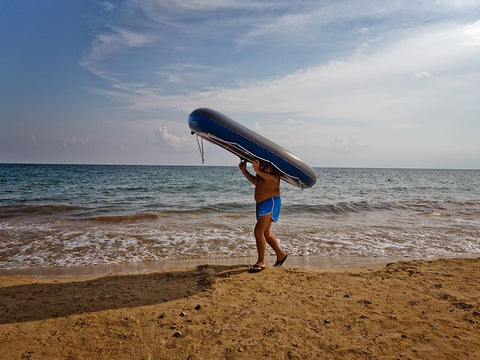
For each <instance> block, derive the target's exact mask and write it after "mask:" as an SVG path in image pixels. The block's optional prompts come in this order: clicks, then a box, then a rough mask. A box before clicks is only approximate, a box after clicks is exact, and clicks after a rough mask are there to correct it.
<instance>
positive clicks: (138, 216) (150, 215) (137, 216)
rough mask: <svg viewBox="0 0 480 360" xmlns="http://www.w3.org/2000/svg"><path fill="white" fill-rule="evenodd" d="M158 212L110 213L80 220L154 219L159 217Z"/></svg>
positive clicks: (119, 221) (124, 220) (118, 220)
mask: <svg viewBox="0 0 480 360" xmlns="http://www.w3.org/2000/svg"><path fill="white" fill-rule="evenodd" d="M160 217H161V215H160V214H155V213H137V214H132V215H112V216H93V217H87V218H83V219H82V220H87V221H94V222H103V223H121V222H135V221H142V220H156V219H158V218H160Z"/></svg>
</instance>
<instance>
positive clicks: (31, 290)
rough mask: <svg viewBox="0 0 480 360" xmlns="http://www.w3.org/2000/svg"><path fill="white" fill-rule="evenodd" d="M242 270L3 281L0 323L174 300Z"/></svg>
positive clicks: (212, 268) (226, 268)
mask: <svg viewBox="0 0 480 360" xmlns="http://www.w3.org/2000/svg"><path fill="white" fill-rule="evenodd" d="M244 271H246V267H245V266H244V265H235V266H221V265H201V266H198V267H196V268H195V269H192V270H179V271H168V272H161V273H151V274H140V275H114V276H105V277H100V278H96V279H93V280H86V281H73V282H60V283H35V284H25V285H15V286H7V287H3V288H0V324H7V323H15V322H27V321H35V320H44V319H50V318H58V317H65V316H69V315H73V314H82V313H85V312H95V311H102V310H110V309H119V308H128V307H137V306H145V305H153V304H158V303H163V302H168V301H173V300H177V299H181V298H184V297H188V296H192V295H194V294H197V293H199V292H202V291H206V290H208V289H209V288H210V287H211V286H212V284H213V283H214V282H215V279H216V278H217V277H228V276H230V275H233V274H238V273H241V272H244Z"/></svg>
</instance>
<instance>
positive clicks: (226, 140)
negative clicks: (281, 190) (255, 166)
mask: <svg viewBox="0 0 480 360" xmlns="http://www.w3.org/2000/svg"><path fill="white" fill-rule="evenodd" d="M188 126H189V127H190V130H191V131H192V134H196V135H198V136H200V137H202V138H204V139H206V140H208V141H210V142H212V143H214V144H217V145H219V146H221V147H222V148H224V149H226V150H228V151H230V152H231V153H233V154H235V155H237V156H238V157H240V159H241V160H244V161H248V162H252V161H254V160H260V161H264V162H266V163H269V164H271V165H272V166H273V167H275V168H276V169H277V170H278V171H279V172H280V177H281V178H282V180H285V181H286V182H288V183H290V184H292V185H294V186H298V187H299V188H302V189H305V188H309V187H312V186H313V185H315V182H316V181H317V177H316V176H315V173H314V172H313V169H312V168H311V167H310V166H308V165H307V164H306V163H305V162H303V161H302V160H300V159H299V158H298V157H296V156H295V155H293V154H292V153H290V152H289V151H287V150H285V149H284V148H282V147H281V146H279V145H277V144H275V143H274V142H272V141H270V140H268V139H266V138H265V137H263V136H261V135H259V134H257V133H256V132H254V131H252V130H250V129H248V128H246V127H245V126H243V125H240V124H239V123H237V122H235V121H233V120H232V119H230V118H229V117H227V116H225V115H223V114H221V113H219V112H218V111H215V110H212V109H207V108H200V109H196V110H194V111H193V112H192V113H191V114H190V116H189V117H188Z"/></svg>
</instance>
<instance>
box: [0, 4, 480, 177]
mask: <svg viewBox="0 0 480 360" xmlns="http://www.w3.org/2000/svg"><path fill="white" fill-rule="evenodd" d="M0 51H1V55H0V163H2V162H3V163H62V164H160V165H199V164H201V157H200V154H199V151H198V148H197V143H196V139H195V137H194V136H192V135H191V134H190V131H189V128H188V124H187V119H188V115H189V114H190V112H192V111H193V110H194V109H196V108H199V107H209V108H213V109H215V110H217V111H220V112H222V113H224V114H225V115H227V116H229V117H230V118H232V119H234V120H236V121H238V122H239V123H241V124H243V125H244V126H247V127H249V128H251V129H252V130H254V131H256V132H258V133H260V134H261V135H263V136H265V137H267V138H269V139H270V140H272V141H274V142H276V143H278V144H279V145H281V146H283V147H284V148H286V149H288V150H290V151H291V152H292V153H293V154H295V155H297V156H298V157H300V158H301V159H303V160H304V161H306V162H307V163H308V164H310V165H311V166H318V167H401V168H404V167H406V168H471V169H480V137H479V134H480V1H479V0H452V1H446V0H436V1H434V0H431V1H409V0H408V1H407V0H405V1H402V0H392V1H384V0H323V1H309V0H305V1H293V0H288V1H283V0H121V1H103V0H81V1H80V0H79V1H74V0H72V1H65V0H42V1H38V0H22V1H18V0H0ZM205 158H206V162H205V163H206V164H207V165H236V164H237V163H238V162H239V161H238V158H236V157H235V156H234V155H231V154H230V153H228V152H226V151H224V150H223V149H221V148H218V147H216V146H215V145H213V144H205Z"/></svg>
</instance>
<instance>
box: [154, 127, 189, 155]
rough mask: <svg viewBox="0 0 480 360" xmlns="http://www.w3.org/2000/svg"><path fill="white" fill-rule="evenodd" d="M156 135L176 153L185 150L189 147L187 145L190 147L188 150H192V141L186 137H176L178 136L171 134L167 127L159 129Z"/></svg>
mask: <svg viewBox="0 0 480 360" xmlns="http://www.w3.org/2000/svg"><path fill="white" fill-rule="evenodd" d="M156 135H157V137H158V138H159V139H161V140H162V141H163V142H165V143H166V144H168V145H169V146H170V147H172V148H173V149H175V150H176V151H180V150H183V149H185V148H186V147H187V144H188V145H189V146H188V148H191V146H190V144H191V141H189V140H188V139H187V136H186V135H184V136H176V135H173V134H170V132H169V130H168V128H167V127H166V126H163V127H161V128H158V129H157V133H156Z"/></svg>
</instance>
